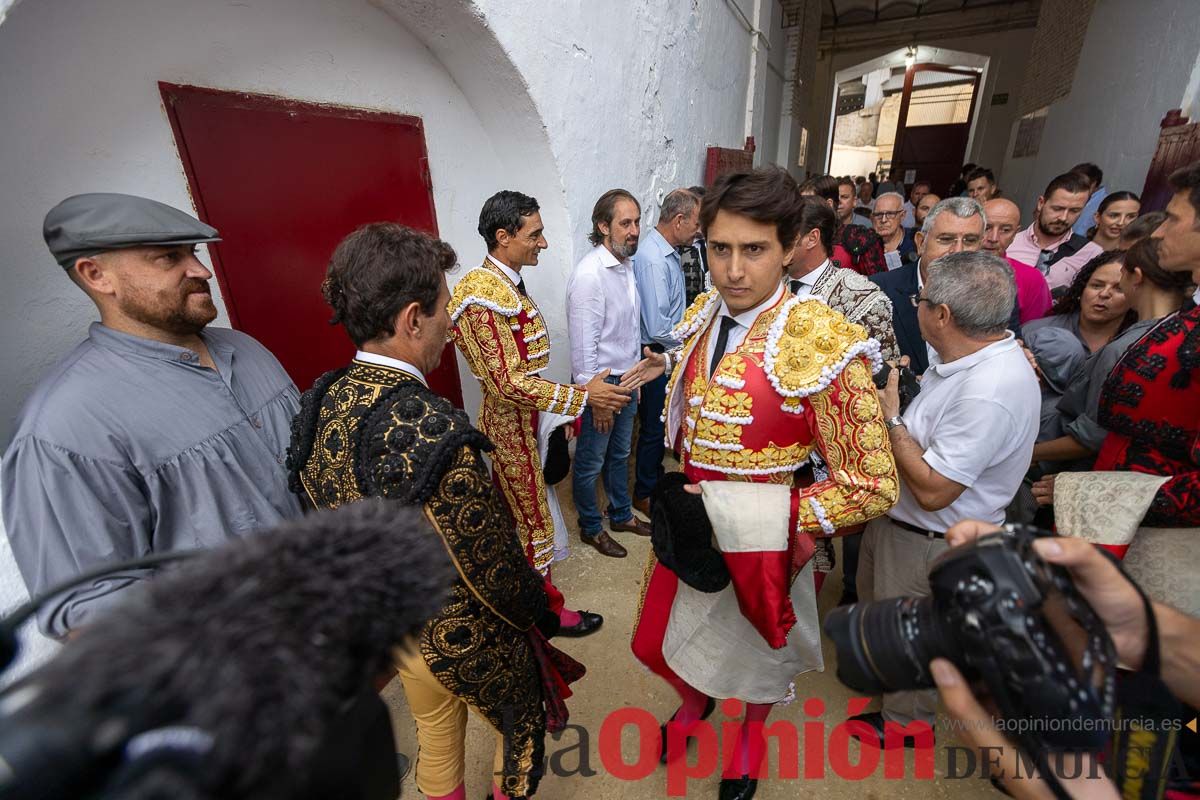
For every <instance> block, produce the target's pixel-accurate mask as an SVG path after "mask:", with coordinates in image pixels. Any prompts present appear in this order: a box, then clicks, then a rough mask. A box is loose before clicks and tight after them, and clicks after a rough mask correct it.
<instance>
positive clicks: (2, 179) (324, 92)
mask: <svg viewBox="0 0 1200 800" xmlns="http://www.w3.org/2000/svg"><path fill="white" fill-rule="evenodd" d="M0 10H3V9H0ZM7 12H8V13H7V17H6V18H5V19H4V22H3V25H0V107H3V108H4V110H5V135H4V137H3V138H2V139H0V185H3V186H5V187H6V188H7V189H9V191H7V192H5V193H4V194H3V196H0V270H2V272H3V275H4V280H5V288H4V291H3V292H0V320H3V323H2V325H3V335H2V336H0V370H2V375H3V380H2V381H0V441H4V442H5V443H7V439H8V436H9V434H10V432H11V420H12V417H13V416H14V415H15V413H16V411H17V409H18V408H19V404H20V403H21V402H22V400H23V398H24V397H25V396H26V394H27V393H28V392H29V390H30V388H31V387H32V386H33V385H34V383H35V382H36V381H37V379H38V378H39V376H40V375H41V374H42V373H43V372H44V371H45V370H46V369H47V368H48V367H49V366H50V365H51V364H53V363H54V362H55V361H56V360H57V359H58V358H60V357H61V356H62V355H63V354H64V353H65V352H67V351H68V350H69V349H70V348H71V347H73V346H74V345H75V344H76V343H77V342H78V341H79V340H80V339H81V338H82V337H83V336H84V335H85V332H86V328H87V325H88V323H89V322H90V321H91V320H92V319H94V318H95V311H94V308H93V307H92V306H91V304H90V303H89V302H88V301H87V299H86V298H85V297H84V296H83V294H82V293H81V292H79V291H78V290H77V289H76V288H75V287H74V286H73V285H72V284H70V282H69V281H68V280H67V279H66V278H65V276H64V275H63V273H62V270H61V269H59V268H58V267H57V266H56V265H55V264H54V262H53V261H52V260H51V258H50V256H49V254H48V253H47V252H46V249H45V245H44V243H43V242H42V239H41V222H42V218H43V216H44V214H45V212H46V211H47V210H48V209H49V208H50V207H51V206H52V205H54V204H55V203H56V202H58V201H59V200H61V199H62V198H63V197H66V196H68V195H70V194H75V193H79V192H87V191H121V192H129V193H134V194H142V195H146V196H150V197H154V198H156V199H159V200H162V201H164V202H167V203H170V204H173V205H176V206H178V207H181V208H185V209H189V210H190V209H192V208H193V206H192V204H191V201H190V199H189V195H188V190H187V185H186V180H185V178H184V175H183V171H182V168H181V166H180V162H179V158H178V154H177V152H176V150H175V145H174V141H173V137H172V134H171V130H170V127H169V125H168V123H167V119H166V117H165V114H164V112H163V110H162V108H161V104H160V101H159V93H158V87H157V81H159V80H165V81H169V82H175V83H190V84H198V85H204V86H213V87H217V88H224V89H233V90H243V91H252V92H264V93H272V94H279V95H283V96H287V97H291V98H296V99H301V100H309V101H318V102H333V103H339V104H344V105H352V106H360V107H367V108H375V109H381V110H386V111H394V112H400V113H405V114H414V115H417V116H420V117H422V118H423V119H424V123H425V132H426V137H427V145H428V150H429V158H430V170H431V172H432V175H433V183H434V202H435V205H436V209H437V217H438V224H439V227H440V231H441V235H442V236H443V238H445V239H447V240H448V241H449V242H450V243H451V244H452V245H453V246H454V247H455V249H456V250H457V251H458V253H459V256H460V258H461V260H462V263H463V264H464V265H472V264H474V263H478V261H479V259H481V258H482V253H483V243H482V240H481V239H480V238H479V236H478V234H477V233H476V231H475V226H476V222H477V219H478V213H479V208H480V206H481V205H482V203H483V200H484V199H485V198H486V197H487V196H488V195H490V194H491V193H492V192H494V191H496V190H497V189H499V188H502V187H506V186H509V187H511V188H519V189H521V190H523V191H526V192H528V193H530V194H534V195H537V196H539V197H540V198H541V199H542V202H543V205H544V206H545V208H544V211H543V213H544V215H545V216H546V218H547V222H548V225H549V226H550V227H551V228H552V229H556V230H560V231H561V230H564V229H565V228H566V227H567V223H566V214H565V212H564V206H563V202H562V182H561V181H560V180H559V179H558V177H557V169H556V167H555V164H554V157H553V155H552V154H551V153H550V151H549V149H548V146H547V141H546V135H545V130H544V128H543V126H542V124H541V121H540V120H539V119H538V118H537V116H536V110H535V109H534V107H533V104H532V103H531V102H530V100H529V98H528V96H527V95H526V94H525V86H524V84H523V82H522V81H521V80H520V79H519V78H518V77H517V76H516V74H515V72H514V71H513V69H512V65H511V63H509V62H508V61H507V58H506V57H505V56H504V53H503V50H502V49H501V48H500V47H499V45H498V44H497V43H496V41H495V40H494V38H492V37H491V35H490V34H489V33H488V32H487V30H486V28H485V26H484V25H483V23H482V22H481V20H480V18H479V17H478V15H477V14H476V13H475V9H473V8H471V7H469V5H468V4H466V3H453V2H446V1H443V2H437V3H430V2H420V0H394V2H391V3H389V4H388V5H387V6H386V8H382V7H378V6H374V5H372V4H368V3H366V2H363V0H336V1H335V0H237V1H235V0H229V1H228V2H206V3H194V2H188V0H106V1H105V2H103V3H101V2H96V3H79V2H74V0H25V1H24V2H22V3H20V4H19V5H16V6H15V7H9V8H7ZM399 20H405V21H407V22H412V21H413V20H416V21H417V23H420V24H416V23H414V29H417V30H419V32H420V37H419V36H417V35H414V34H413V33H412V32H410V30H409V29H407V28H406V27H405V25H403V24H401V23H400V22H399ZM438 20H442V21H443V22H447V23H448V22H450V21H453V23H454V25H453V27H452V28H450V29H449V31H448V30H446V29H441V30H440V31H439V30H438V29H437V28H436V25H435V26H434V28H433V29H430V27H428V26H429V25H430V24H431V23H436V22H437V21H438ZM422 26H426V27H422ZM448 33H452V34H453V35H448ZM426 42H429V43H430V44H431V46H432V47H434V48H436V49H437V50H438V51H439V52H441V53H444V54H446V55H447V58H448V60H449V61H451V62H452V63H453V64H454V67H452V69H455V70H457V72H456V73H455V74H452V73H451V71H450V70H449V69H448V68H447V66H446V63H445V62H443V61H440V60H439V58H438V57H437V56H435V54H434V52H431V50H430V49H429V47H427V46H426ZM465 92H470V93H471V94H472V98H471V99H468V97H467V96H466V94H465ZM477 108H478V109H479V110H477ZM493 133H495V135H496V137H497V138H496V140H493V138H492V134H493ZM17 187H19V190H17ZM564 250H565V248H560V249H559V250H558V252H557V254H555V255H556V257H555V258H552V259H548V262H549V269H550V270H551V271H552V272H557V273H564V274H565V271H566V269H567V267H568V265H569V260H568V259H567V258H566V257H565V255H566V254H565V252H564ZM460 274H461V273H460ZM531 283H533V281H531ZM313 290H314V291H316V287H315V286H314V287H313ZM216 293H217V287H216V285H215V281H214V294H216ZM215 299H216V300H217V305H218V309H219V310H220V311H221V316H220V318H219V319H218V321H217V323H216V324H218V325H221V324H228V322H227V319H226V317H225V314H224V306H223V303H222V302H221V300H220V298H219V297H216V298H215ZM557 318H558V324H557V325H553V324H552V331H551V332H552V336H553V338H554V339H555V359H556V361H557V364H556V365H555V368H554V370H553V371H554V372H555V373H557V374H558V377H565V376H566V372H567V364H566V361H565V358H566V344H567V341H566V332H565V325H564V324H563V323H562V316H561V314H559V315H557ZM462 372H463V388H464V397H465V401H466V404H467V407H468V409H470V410H472V411H474V410H475V409H476V408H477V406H478V397H479V394H478V389H477V387H476V384H475V382H474V380H473V379H471V378H470V376H469V373H466V372H465V370H462ZM3 542H4V543H3V546H0V609H3V608H7V607H10V606H12V605H14V604H15V603H16V602H18V601H19V600H21V599H23V598H24V587H23V585H22V584H21V582H20V580H19V577H18V576H17V575H16V572H15V567H14V566H13V564H12V562H11V556H10V554H9V552H8V547H7V539H3ZM40 638H41V637H38V639H40ZM42 641H44V640H42Z"/></svg>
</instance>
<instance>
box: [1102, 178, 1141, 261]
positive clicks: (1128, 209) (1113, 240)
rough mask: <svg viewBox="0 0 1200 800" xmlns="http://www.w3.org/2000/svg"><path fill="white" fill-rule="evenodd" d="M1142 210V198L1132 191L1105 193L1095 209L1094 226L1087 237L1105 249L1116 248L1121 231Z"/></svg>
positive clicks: (1119, 243) (1119, 242)
mask: <svg viewBox="0 0 1200 800" xmlns="http://www.w3.org/2000/svg"><path fill="white" fill-rule="evenodd" d="M1141 210H1142V199H1141V198H1140V197H1138V196H1137V195H1136V194H1134V193H1133V192H1113V193H1112V194H1108V195H1105V197H1104V199H1103V200H1101V201H1100V207H1099V208H1098V209H1096V214H1095V222H1096V226H1095V227H1094V228H1092V229H1091V231H1090V232H1089V238H1090V239H1091V240H1092V241H1093V242H1095V243H1096V244H1098V245H1100V246H1101V247H1103V248H1104V249H1105V250H1116V249H1117V248H1118V247H1120V246H1121V232H1122V231H1124V230H1125V228H1126V226H1128V225H1129V223H1131V222H1133V221H1134V220H1135V219H1137V216H1138V214H1139V213H1140V212H1141Z"/></svg>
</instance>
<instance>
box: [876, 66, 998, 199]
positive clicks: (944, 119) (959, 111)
mask: <svg viewBox="0 0 1200 800" xmlns="http://www.w3.org/2000/svg"><path fill="white" fill-rule="evenodd" d="M931 80H933V81H937V83H931V82H929V81H931ZM978 95H979V73H978V72H975V71H973V70H967V69H956V68H953V67H943V66H940V65H937V64H916V65H914V66H912V67H910V68H909V69H908V70H907V71H906V72H905V74H904V94H903V95H902V97H901V100H900V120H899V124H898V125H897V128H896V146H895V149H894V151H893V155H892V174H893V175H898V176H900V177H903V176H904V173H905V172H907V171H913V172H915V173H916V176H915V179H914V180H919V181H928V182H929V184H930V187H931V189H932V191H933V192H934V194H937V195H940V196H942V197H945V196H946V192H947V190H948V189H949V188H950V184H952V183H954V181H955V180H956V179H957V178H958V175H959V173H960V172H961V171H962V164H963V160H964V159H965V158H966V154H967V142H968V140H969V139H970V137H971V119H972V118H973V117H974V114H975V104H976V103H977V102H978ZM905 183H906V184H907V185H908V186H909V188H911V184H912V183H913V181H906V182H905Z"/></svg>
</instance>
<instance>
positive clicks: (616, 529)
mask: <svg viewBox="0 0 1200 800" xmlns="http://www.w3.org/2000/svg"><path fill="white" fill-rule="evenodd" d="M608 529H609V530H610V531H612V532H613V533H636V534H637V535H638V536H649V535H650V526H649V525H647V524H646V523H644V522H642V521H641V520H640V519H638V518H637V517H630V518H629V521H628V522H610V523H608Z"/></svg>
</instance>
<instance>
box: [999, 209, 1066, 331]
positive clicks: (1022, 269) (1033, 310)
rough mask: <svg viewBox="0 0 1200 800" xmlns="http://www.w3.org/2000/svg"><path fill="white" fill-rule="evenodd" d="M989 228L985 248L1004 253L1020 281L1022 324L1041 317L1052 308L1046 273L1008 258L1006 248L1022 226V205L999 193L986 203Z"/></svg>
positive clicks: (1018, 285) (1019, 303) (1019, 298)
mask: <svg viewBox="0 0 1200 800" xmlns="http://www.w3.org/2000/svg"><path fill="white" fill-rule="evenodd" d="M983 215H984V217H986V218H987V228H986V229H985V231H984V234H983V249H984V250H987V251H989V252H992V253H995V254H996V255H998V256H1004V257H1005V258H1007V259H1008V265H1009V266H1010V267H1012V271H1013V279H1014V280H1015V281H1016V283H1017V305H1018V306H1020V309H1021V324H1022V325H1024V324H1025V323H1027V322H1032V321H1033V320H1035V319H1041V318H1042V317H1044V316H1046V314H1047V313H1048V312H1049V311H1050V306H1051V305H1052V301H1051V299H1050V286H1049V285H1048V284H1047V283H1046V279H1045V278H1044V277H1042V273H1040V272H1038V271H1037V270H1036V269H1034V268H1033V267H1031V266H1029V265H1028V264H1022V263H1021V262H1020V261H1016V260H1014V259H1012V258H1008V256H1007V253H1006V251H1007V250H1008V248H1009V246H1010V245H1011V244H1012V243H1013V239H1015V238H1016V236H1017V231H1018V230H1019V229H1020V227H1021V209H1019V208H1017V204H1016V203H1014V202H1013V201H1012V200H1009V199H1007V198H1004V197H997V198H995V199H992V200H988V201H987V203H985V204H984V206H983Z"/></svg>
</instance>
